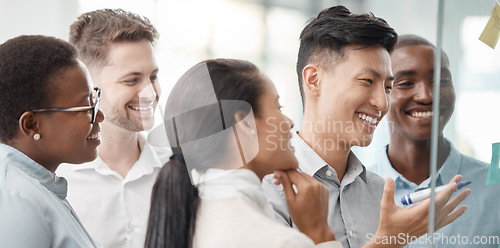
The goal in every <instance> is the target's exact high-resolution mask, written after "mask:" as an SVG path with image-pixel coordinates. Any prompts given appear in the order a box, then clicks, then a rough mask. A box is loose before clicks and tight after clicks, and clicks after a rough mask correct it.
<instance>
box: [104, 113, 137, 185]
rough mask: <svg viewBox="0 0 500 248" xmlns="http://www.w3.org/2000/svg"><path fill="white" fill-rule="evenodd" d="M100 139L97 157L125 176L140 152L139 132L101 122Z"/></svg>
mask: <svg viewBox="0 0 500 248" xmlns="http://www.w3.org/2000/svg"><path fill="white" fill-rule="evenodd" d="M101 140H102V141H101V145H100V146H99V157H100V158H101V159H102V160H103V161H104V162H105V163H106V164H107V165H108V167H109V168H110V169H111V170H113V171H116V172H117V173H118V174H120V175H121V176H122V177H123V178H125V177H126V176H127V174H128V172H129V171H130V169H132V166H134V164H135V162H136V161H137V160H138V159H139V156H140V154H141V150H140V147H139V133H138V132H133V131H128V130H125V129H123V128H120V127H118V126H115V125H114V124H112V123H107V122H103V123H102V129H101Z"/></svg>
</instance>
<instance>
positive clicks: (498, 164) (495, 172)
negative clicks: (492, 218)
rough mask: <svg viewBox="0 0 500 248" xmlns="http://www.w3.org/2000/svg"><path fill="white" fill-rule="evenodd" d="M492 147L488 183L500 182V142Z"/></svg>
mask: <svg viewBox="0 0 500 248" xmlns="http://www.w3.org/2000/svg"><path fill="white" fill-rule="evenodd" d="M492 149H493V150H492V153H491V164H490V168H489V169H488V177H487V178H486V185H492V184H497V183H500V143H493V144H492ZM499 248H500V247H499Z"/></svg>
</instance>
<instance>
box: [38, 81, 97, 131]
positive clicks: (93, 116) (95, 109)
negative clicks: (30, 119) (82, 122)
mask: <svg viewBox="0 0 500 248" xmlns="http://www.w3.org/2000/svg"><path fill="white" fill-rule="evenodd" d="M94 90H95V91H96V92H97V97H96V99H95V102H94V106H88V107H72V108H46V109H35V110H31V112H35V113H39V112H83V111H89V110H92V118H91V119H90V124H94V122H95V119H96V118H97V114H98V112H99V102H101V87H99V86H96V87H94Z"/></svg>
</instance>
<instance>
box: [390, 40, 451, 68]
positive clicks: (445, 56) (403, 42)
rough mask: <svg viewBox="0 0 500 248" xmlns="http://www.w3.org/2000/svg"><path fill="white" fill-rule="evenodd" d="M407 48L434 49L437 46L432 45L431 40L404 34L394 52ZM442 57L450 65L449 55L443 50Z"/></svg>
mask: <svg viewBox="0 0 500 248" xmlns="http://www.w3.org/2000/svg"><path fill="white" fill-rule="evenodd" d="M407 46H428V47H432V48H434V49H435V48H436V46H435V45H434V44H432V42H430V41H429V40H427V39H425V38H424V37H422V36H418V35H415V34H403V35H400V36H399V38H398V42H397V43H396V47H395V48H394V50H396V49H400V48H403V47H407ZM441 56H442V57H443V60H444V61H446V62H447V63H448V64H449V63H450V59H449V58H448V54H446V52H444V50H442V49H441Z"/></svg>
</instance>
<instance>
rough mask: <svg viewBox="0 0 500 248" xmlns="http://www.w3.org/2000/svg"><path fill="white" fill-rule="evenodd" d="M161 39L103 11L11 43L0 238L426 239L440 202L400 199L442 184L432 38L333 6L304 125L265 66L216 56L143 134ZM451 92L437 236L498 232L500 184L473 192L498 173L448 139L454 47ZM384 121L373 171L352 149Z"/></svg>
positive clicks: (222, 242)
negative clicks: (58, 31) (383, 141)
mask: <svg viewBox="0 0 500 248" xmlns="http://www.w3.org/2000/svg"><path fill="white" fill-rule="evenodd" d="M158 37H159V35H158V32H157V31H156V29H155V27H154V26H153V25H152V24H151V23H150V21H149V20H148V19H147V18H145V17H141V16H139V15H136V14H134V13H131V12H127V11H123V10H120V9H116V10H111V9H106V10H97V11H92V12H88V13H85V14H82V15H81V16H80V17H78V19H77V20H76V21H75V22H74V23H73V24H72V25H71V27H70V37H69V43H68V42H65V41H62V40H60V39H56V38H52V37H46V36H37V35H31V36H19V37H16V38H13V39H10V40H8V41H6V42H5V43H3V44H2V45H0V75H2V77H1V78H0V94H1V96H0V106H1V107H0V116H1V117H0V125H1V126H2V128H1V129H0V142H1V144H0V161H1V162H0V220H1V221H0V246H2V247H3V246H5V247H106V248H107V247H345V248H347V247H403V246H405V245H407V244H409V243H410V241H412V239H411V238H417V237H421V239H424V238H425V233H426V232H427V230H428V221H429V206H430V203H431V200H430V199H427V200H424V201H422V202H421V203H419V204H416V205H415V206H411V207H407V208H406V207H401V206H398V204H397V203H396V202H398V197H399V199H400V196H401V195H405V194H408V193H411V192H413V191H415V190H417V189H421V188H424V187H427V186H429V184H430V179H429V161H430V149H429V148H430V136H431V128H430V127H431V125H430V124H431V121H430V119H431V116H432V104H433V102H432V100H433V97H432V85H433V70H434V60H433V58H434V52H435V47H434V46H433V45H432V44H431V43H430V42H428V41H427V40H425V39H423V38H421V37H419V36H416V35H403V36H398V34H397V33H396V31H395V30H394V29H393V28H391V27H390V26H389V25H388V24H387V23H386V22H385V21H384V20H383V19H381V18H379V17H375V16H373V15H372V14H353V13H351V12H350V11H349V10H348V9H347V8H345V7H343V6H335V7H331V8H328V9H325V10H323V11H322V12H321V13H319V15H318V16H317V17H315V18H313V19H312V20H311V21H310V22H309V23H308V24H307V26H306V27H305V28H304V29H303V31H302V33H301V34H300V48H299V53H298V60H297V75H298V85H299V89H300V92H301V96H302V103H303V106H304V118H303V122H302V125H301V128H300V130H299V131H298V132H294V131H292V130H293V127H294V123H293V121H292V120H290V119H289V118H288V117H286V116H285V115H283V114H282V113H281V110H280V108H281V106H280V104H279V95H278V92H277V90H276V88H275V86H274V85H273V83H272V81H271V79H270V78H268V77H267V76H266V75H265V74H264V73H262V72H261V71H259V69H258V68H257V67H256V66H255V65H254V64H252V63H251V62H248V61H242V60H235V59H210V60H206V61H202V62H200V63H198V64H196V65H194V66H193V67H192V68H191V69H189V70H188V71H187V72H186V73H184V75H183V76H182V77H181V78H180V79H179V80H178V82H177V83H176V84H175V86H174V87H173V89H172V91H171V92H170V94H169V97H168V100H167V102H166V104H165V110H164V113H163V117H164V120H163V124H162V125H161V126H160V127H158V128H157V129H155V130H153V131H151V132H150V134H149V135H150V136H151V137H149V138H148V137H144V135H143V134H142V133H141V132H142V131H148V130H150V129H152V127H153V124H154V118H153V116H154V112H155V109H156V106H157V104H158V100H159V96H160V93H161V89H160V86H159V82H158V77H157V74H158V72H159V68H158V65H157V63H156V59H155V53H154V44H155V41H156V40H157V39H158ZM441 95H442V96H441V102H440V103H439V104H440V106H441V109H442V111H440V121H441V122H440V135H439V148H440V149H439V151H440V154H439V158H438V167H439V168H440V169H439V173H438V178H437V179H436V183H437V184H438V185H444V184H447V183H449V186H448V187H447V188H446V189H445V190H444V191H443V192H441V193H438V194H437V196H436V198H435V203H436V206H435V209H436V220H435V224H436V229H439V228H442V227H444V228H443V229H442V230H440V231H442V232H443V233H446V234H448V235H453V234H455V233H457V232H458V233H460V234H462V235H486V236H496V237H498V236H499V235H500V226H498V225H497V224H495V222H496V221H491V220H492V219H493V220H498V219H500V211H498V210H493V208H491V210H490V211H486V210H485V209H484V208H486V206H489V204H495V202H494V201H495V199H498V198H497V197H495V195H493V194H499V193H500V191H496V192H495V190H491V191H488V193H486V192H484V191H483V192H479V191H480V190H479V186H480V185H481V180H483V182H484V180H485V179H486V172H487V166H486V164H484V163H482V162H479V161H476V160H474V159H472V158H470V157H466V156H464V155H462V154H460V153H459V152H458V151H456V149H455V148H453V146H452V144H451V143H450V142H449V141H447V140H446V139H445V138H444V137H443V135H442V130H443V128H444V126H445V125H446V122H447V121H448V120H449V118H450V116H451V114H452V112H453V106H454V99H455V96H454V91H453V83H452V79H451V73H450V70H449V61H448V58H447V57H446V54H445V53H443V61H442V69H441ZM386 113H387V114H388V118H389V120H390V121H392V122H393V123H394V132H392V133H391V143H390V144H389V145H388V146H387V152H386V154H381V160H380V162H379V163H378V164H377V165H376V166H374V167H373V172H370V171H368V170H367V169H366V168H365V167H364V165H363V164H362V163H361V162H360V161H359V160H358V159H357V158H356V156H355V154H354V153H353V152H352V151H351V147H353V146H367V145H368V144H369V143H370V142H371V140H372V137H373V132H374V130H375V128H376V127H377V124H378V123H379V122H380V120H381V119H382V118H383V117H384V116H385V114H386ZM318 123H319V124H323V125H324V126H331V125H329V124H332V123H341V124H342V125H340V126H337V125H334V127H335V128H334V129H333V130H331V129H329V130H315V129H314V127H315V126H316V125H315V124H318ZM154 141H158V142H159V143H163V145H165V144H167V146H164V147H161V146H155V145H154V144H153V143H155V142H154ZM375 173H376V174H378V175H380V176H382V177H384V178H386V180H385V182H384V180H383V179H382V178H381V177H379V176H378V175H376V174H375ZM459 174H462V176H463V177H464V179H467V180H474V184H476V185H478V186H474V187H477V189H478V190H474V188H473V194H474V197H468V198H467V196H468V195H469V194H470V193H471V190H470V189H465V190H461V191H457V192H455V189H456V187H457V186H456V184H454V183H453V182H459V181H461V180H462V176H461V175H459ZM476 182H477V183H476ZM474 184H472V185H474ZM471 187H472V186H471ZM471 198H472V200H469V199H471ZM462 203H464V204H467V207H466V206H464V205H461V204H462ZM459 205H461V206H459ZM467 208H469V210H468V211H467V212H466V209H467ZM470 212H472V213H470ZM464 213H465V214H464ZM469 213H470V214H469ZM468 214H469V215H468ZM457 218H458V221H457V222H455V223H452V222H454V221H455V220H456V219H457ZM450 223H452V224H450ZM456 223H460V224H456ZM490 223H491V224H490ZM401 234H403V236H404V237H410V239H408V238H407V239H401V238H400V237H401ZM425 240H427V239H425ZM425 240H424V241H425ZM424 243H425V242H424ZM409 245H413V244H409ZM423 245H426V244H423ZM497 245H498V243H497V244H496V245H494V246H490V247H495V248H496V247H497ZM456 246H457V245H456V244H454V245H453V247H456ZM463 247H473V246H472V245H470V244H467V245H464V246H463ZM481 247H485V246H481Z"/></svg>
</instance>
